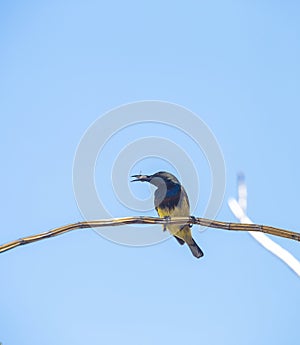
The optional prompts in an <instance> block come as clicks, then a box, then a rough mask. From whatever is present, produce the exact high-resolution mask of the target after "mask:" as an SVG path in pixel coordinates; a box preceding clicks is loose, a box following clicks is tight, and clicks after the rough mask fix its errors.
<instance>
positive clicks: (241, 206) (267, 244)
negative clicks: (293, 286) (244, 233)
mask: <svg viewBox="0 0 300 345" xmlns="http://www.w3.org/2000/svg"><path fill="white" fill-rule="evenodd" d="M228 205H229V208H230V209H231V212H232V213H233V214H234V216H235V217H236V218H237V219H238V220H239V221H240V223H247V224H253V222H252V221H251V219H250V218H249V217H248V216H247V213H246V211H247V186H246V183H245V179H244V176H243V175H242V174H240V175H239V176H238V200H236V199H234V198H230V199H229V200H228ZM248 233H249V234H250V235H251V236H252V237H253V238H254V239H255V240H256V241H257V242H259V243H260V244H261V245H262V246H263V247H264V248H266V249H267V250H269V251H270V252H271V253H272V254H274V255H275V256H277V257H278V258H279V259H281V260H282V261H283V262H284V263H285V264H286V265H288V267H289V268H290V269H291V270H292V271H293V272H295V273H296V274H297V275H298V277H300V262H299V261H298V260H297V259H296V258H295V257H294V256H293V255H292V254H291V253H290V252H288V251H287V250H286V249H284V248H282V247H281V246H280V245H279V244H277V243H275V242H274V241H273V240H271V239H270V238H269V237H268V236H267V235H265V234H263V233H260V232H254V231H249V232H248Z"/></svg>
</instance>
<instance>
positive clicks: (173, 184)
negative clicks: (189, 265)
mask: <svg viewBox="0 0 300 345" xmlns="http://www.w3.org/2000/svg"><path fill="white" fill-rule="evenodd" d="M132 177H133V178H135V179H134V180H132V181H131V182H135V181H140V182H149V183H151V184H153V185H154V186H155V187H157V189H156V191H155V193H154V206H155V209H156V211H157V213H158V215H159V216H160V217H164V218H166V217H189V216H190V204H189V199H188V196H187V194H186V191H185V189H184V188H183V186H182V185H181V184H180V182H179V181H178V180H177V178H176V177H175V176H174V175H172V174H170V173H168V172H165V171H160V172H157V173H155V174H153V175H133V176H132ZM163 228H164V230H166V228H167V229H168V230H169V232H170V233H171V234H172V235H173V236H174V237H175V238H176V240H177V241H178V242H179V243H180V244H181V245H183V244H184V243H186V244H187V245H188V246H189V248H190V250H191V252H192V253H193V255H194V256H195V257H196V258H201V256H203V255H204V254H203V252H202V250H201V249H200V248H199V247H198V245H197V243H196V242H195V241H194V239H193V237H192V232H191V228H190V226H189V225H183V226H182V225H176V224H173V225H167V226H163Z"/></svg>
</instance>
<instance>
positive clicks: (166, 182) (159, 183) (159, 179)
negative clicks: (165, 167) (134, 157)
mask: <svg viewBox="0 0 300 345" xmlns="http://www.w3.org/2000/svg"><path fill="white" fill-rule="evenodd" d="M131 177H133V178H134V179H133V180H132V181H131V182H136V181H140V182H149V183H151V184H153V185H154V186H156V187H165V186H167V187H168V188H170V187H172V186H174V185H177V184H179V185H180V183H179V181H178V180H177V178H176V177H175V176H174V175H172V174H170V173H168V172H166V171H159V172H157V173H155V174H153V175H133V176H131Z"/></svg>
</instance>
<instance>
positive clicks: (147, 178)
mask: <svg viewBox="0 0 300 345" xmlns="http://www.w3.org/2000/svg"><path fill="white" fill-rule="evenodd" d="M131 177H133V178H134V179H133V180H131V181H130V182H136V181H140V182H149V181H150V180H151V177H150V176H148V175H132V176H131Z"/></svg>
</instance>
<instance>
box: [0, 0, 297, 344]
mask: <svg viewBox="0 0 300 345" xmlns="http://www.w3.org/2000/svg"><path fill="white" fill-rule="evenodd" d="M299 10H300V6H299V4H298V3H297V2H296V1H288V2H285V3H284V2H281V1H263V2H261V1H252V2H249V1H211V2H204V1H200V2H196V1H195V2H192V1H191V2H186V3H185V4H178V3H174V2H169V1H165V2H163V3H161V2H158V1H152V2H151V3H144V4H142V3H141V2H137V1H127V2H110V3H109V4H104V3H102V2H99V1H85V2H83V1H75V2H74V1H73V2H70V1H65V2H59V1H51V2H50V1H43V2H38V1H27V2H21V1H10V2H2V3H1V5H0V43H1V55H0V62H1V63H0V75H1V78H0V91H1V93H0V94H1V96H0V97H1V102H0V112H1V119H2V134H1V139H0V140H1V145H0V150H1V159H2V169H1V171H0V176H1V192H2V202H1V204H2V207H1V209H2V226H1V231H0V235H1V236H0V242H1V243H4V242H7V241H10V240H13V239H16V238H19V237H22V236H26V235H29V234H35V233H38V232H42V231H47V230H49V229H52V228H55V227H57V226H60V225H64V224H67V223H72V222H77V221H81V220H83V216H82V214H81V212H80V210H79V209H78V207H77V203H76V199H75V196H74V192H73V184H72V168H73V161H74V156H75V153H76V149H77V147H78V145H79V143H80V140H81V138H82V136H83V135H84V133H85V131H86V130H87V128H89V126H91V124H93V123H94V121H96V120H97V119H98V118H99V117H101V116H103V114H105V113H107V112H109V111H110V110H111V109H113V108H116V107H119V106H122V105H123V104H127V103H130V102H138V101H143V100H161V101H164V102H171V103H176V104H179V105H180V106H182V107H185V108H187V109H189V110H190V111H192V112H193V113H195V114H197V116H198V117H199V119H201V120H202V121H204V122H205V123H206V124H207V126H208V127H209V128H210V130H211V131H212V132H213V134H214V135H215V137H216V139H217V141H218V143H219V145H220V147H221V149H222V152H223V156H224V161H225V166H226V189H225V197H224V201H223V204H222V205H221V208H220V211H219V213H218V214H217V215H216V219H219V220H224V221H235V219H234V217H233V215H232V214H231V212H230V210H229V208H228V206H227V199H228V197H230V196H235V194H236V175H237V173H238V172H239V171H244V173H245V174H246V180H247V186H248V198H249V199H248V204H249V205H248V213H249V216H250V218H251V219H252V220H253V221H255V222H257V223H260V224H268V225H273V226H278V227H282V228H287V229H293V230H295V231H300V223H299V220H298V212H299V210H298V209H299V203H298V195H299V189H300V183H299V173H300V164H299V159H298V148H299V145H300V139H299V125H300V122H299V111H300V105H299V89H300V82H299V81H300V67H299V61H300V45H299V34H300V24H299ZM149 135H155V136H160V137H165V138H167V139H169V140H172V141H174V142H176V143H177V145H179V146H180V147H181V148H183V149H184V150H185V151H186V152H188V154H189V156H190V157H192V160H193V161H194V162H195V167H196V169H197V171H198V178H199V184H200V193H199V202H198V204H197V205H196V206H195V212H194V213H195V214H197V215H199V216H201V215H203V212H204V209H205V204H206V201H207V197H208V195H209V190H210V184H211V176H210V174H209V167H208V164H207V161H205V157H204V156H203V153H202V152H201V150H199V147H197V146H195V144H194V143H193V142H192V141H190V139H189V138H187V137H185V136H184V134H182V133H178V131H176V130H174V129H172V128H166V127H162V126H159V125H158V124H150V123H149V124H147V125H146V124H141V125H140V126H137V127H134V126H133V127H130V128H127V129H125V130H124V131H120V133H117V134H116V135H115V136H114V137H112V139H111V141H110V142H109V143H107V146H106V147H105V148H104V149H103V156H101V155H100V156H99V157H98V161H97V165H96V169H95V183H96V187H97V190H98V191H100V192H99V194H101V198H102V199H103V200H105V201H106V202H107V205H108V206H107V207H109V211H110V213H111V214H112V215H113V216H122V215H124V216H125V215H128V214H135V212H133V211H132V210H128V209H126V208H124V206H123V205H122V204H121V203H120V202H119V201H118V199H117V198H116V197H115V196H114V190H113V188H112V183H111V177H110V175H111V170H112V166H113V163H114V161H115V160H116V157H117V155H118V153H119V151H120V150H122V148H123V147H125V146H126V145H129V144H131V143H132V142H133V141H134V140H137V139H138V138H140V137H144V136H149ZM169 168H170V170H172V169H174V170H172V171H174V172H175V171H176V169H177V170H178V171H180V169H181V168H182V167H178V166H177V167H171V166H170V165H169V164H168V162H166V161H163V160H162V159H161V157H160V158H157V157H154V158H147V159H145V160H144V161H143V160H142V161H140V162H138V163H137V164H136V165H135V166H133V167H132V169H131V171H128V172H127V175H126V176H124V177H123V178H124V181H127V179H128V176H129V174H130V173H132V172H136V173H139V171H140V170H142V171H143V172H145V173H146V172H148V171H149V170H150V171H149V172H150V173H152V172H155V171H158V170H162V169H169ZM129 188H131V192H132V193H133V195H136V197H139V198H149V196H150V190H149V189H148V188H147V187H146V186H145V185H144V184H143V185H142V184H140V185H134V186H131V187H129ZM201 193H202V194H201ZM147 214H151V215H155V212H154V211H148V213H147ZM120 231H121V229H120ZM141 231H143V229H141ZM155 231H159V227H158V229H156V230H155ZM194 237H195V239H196V241H197V242H198V243H199V244H200V246H201V247H202V249H203V251H204V252H205V257H204V258H203V259H201V260H196V259H194V258H193V257H192V256H191V255H190V253H189V251H188V249H187V248H185V247H179V246H178V244H177V243H176V241H174V240H173V239H170V240H167V241H164V242H162V243H160V244H157V245H151V246H146V247H132V246H124V245H118V244H115V243H113V242H111V241H108V240H106V239H104V238H103V237H101V236H99V235H97V234H96V233H95V232H93V231H92V230H78V231H75V232H73V233H69V234H66V235H63V236H59V237H56V238H53V239H49V240H45V241H41V242H38V243H35V244H32V245H28V246H24V247H19V248H16V249H14V250H12V251H9V252H6V253H4V254H1V257H0V271H1V277H2V279H1V294H0V341H1V342H2V343H3V345H8V344H25V345H27V344H30V345H35V344H44V345H47V344H53V343H55V344H58V345H60V344H67V343H72V344H82V343H95V344H97V343H110V344H117V343H122V344H153V343H157V344H163V343H171V342H172V343H173V344H182V343H189V342H197V343H198V342H199V343H200V342H202V343H204V344H205V343H206V344H225V345H226V344H228V345H232V344H239V345H246V344H253V343H255V344H257V345H259V344H268V343H272V344H274V345H277V344H282V343H287V344H296V343H298V327H297V326H298V311H299V302H300V297H299V287H300V281H299V278H298V277H297V276H296V275H295V274H293V273H292V272H291V271H290V270H289V269H288V268H287V267H286V266H285V265H284V264H283V263H282V262H281V261H279V260H278V259H277V258H275V257H274V256H272V255H271V254H269V253H268V252H267V251H266V250H264V249H263V248H262V247H260V246H259V245H258V244H257V243H256V242H255V241H254V240H253V239H252V238H251V237H250V236H249V235H248V234H246V233H228V232H226V231H221V230H206V231H204V232H203V231H202V232H201V231H198V229H197V228H195V229H194ZM275 240H276V241H277V243H279V244H281V245H282V246H283V247H284V248H286V249H288V250H289V251H290V252H291V253H293V254H294V255H295V256H296V257H297V258H299V259H300V250H299V243H296V242H292V241H289V240H285V239H279V238H276V239H275Z"/></svg>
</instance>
